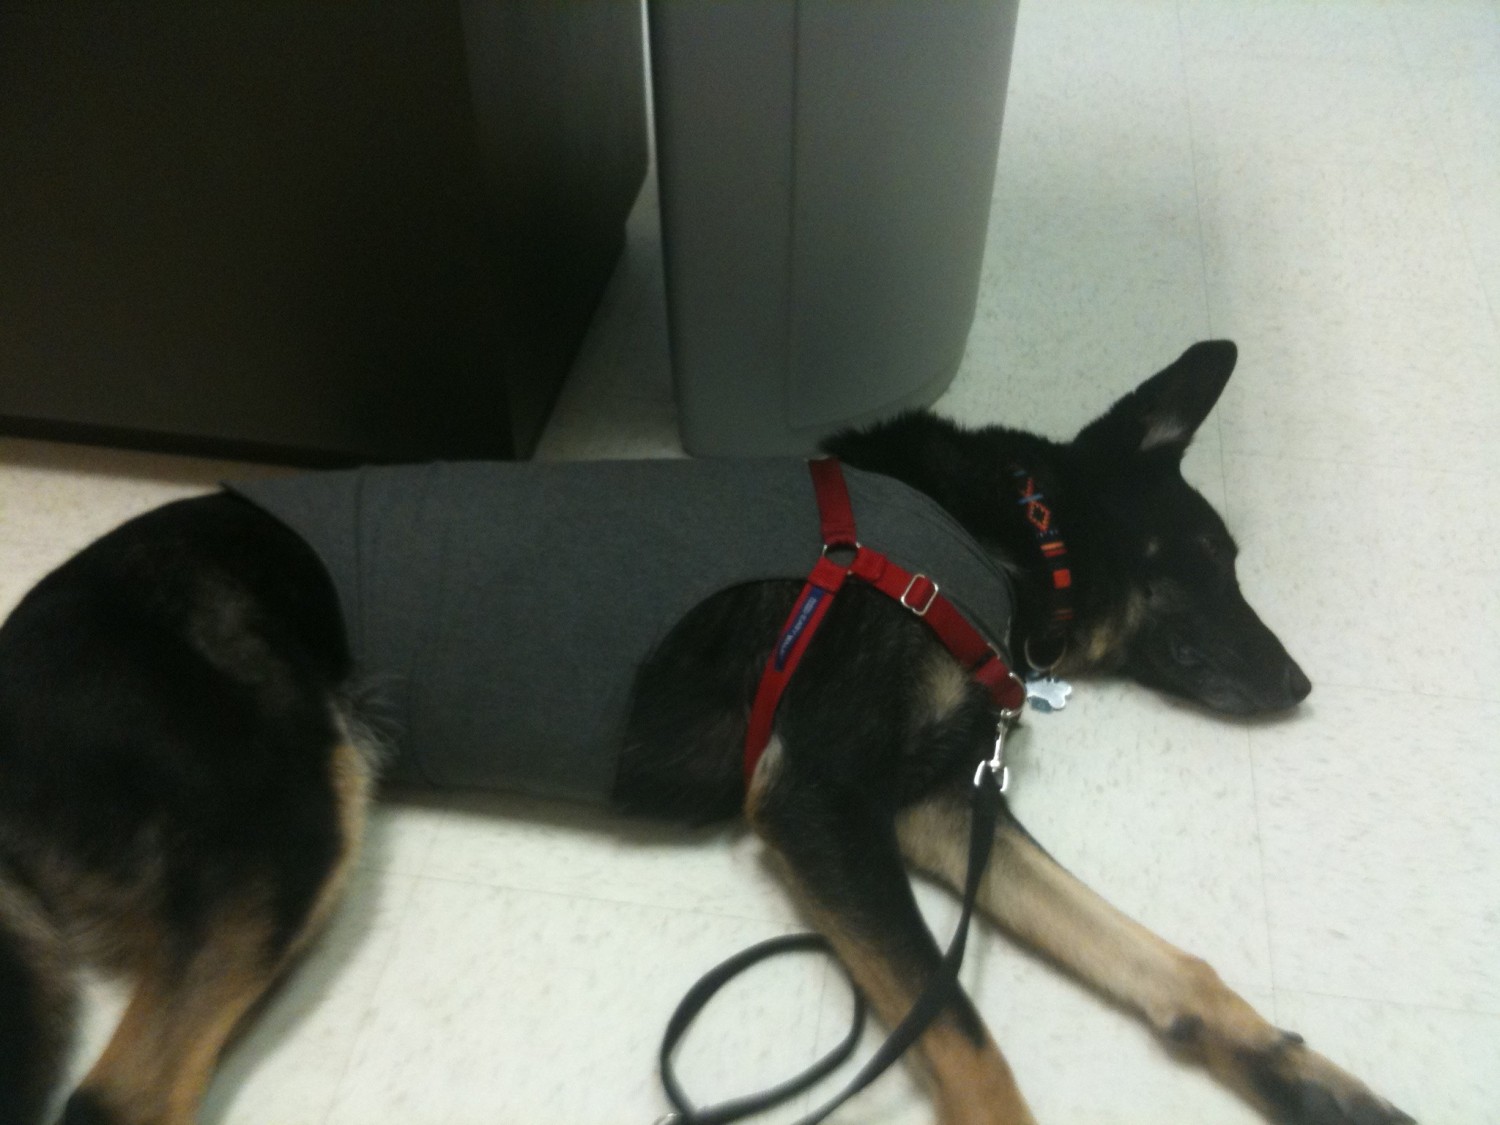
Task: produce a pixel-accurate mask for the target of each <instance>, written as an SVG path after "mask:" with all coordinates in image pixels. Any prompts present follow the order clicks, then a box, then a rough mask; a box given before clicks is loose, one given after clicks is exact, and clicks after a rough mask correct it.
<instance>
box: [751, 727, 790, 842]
mask: <svg viewBox="0 0 1500 1125" xmlns="http://www.w3.org/2000/svg"><path fill="white" fill-rule="evenodd" d="M784 752H785V748H784V747H783V745H782V742H781V736H780V735H779V734H773V735H771V740H770V741H769V742H767V743H766V749H765V753H763V754H762V755H761V756H760V761H759V762H757V763H756V764H755V773H754V774H752V775H751V777H750V785H749V788H748V789H747V791H746V793H745V819H746V820H748V821H749V822H750V823H752V824H754V823H755V819H756V815H757V813H758V812H759V810H760V803H761V801H763V800H764V799H765V796H766V793H767V792H768V791H769V790H770V788H771V786H772V785H774V784H776V778H777V775H778V774H780V773H781V761H782V754H783V753H784Z"/></svg>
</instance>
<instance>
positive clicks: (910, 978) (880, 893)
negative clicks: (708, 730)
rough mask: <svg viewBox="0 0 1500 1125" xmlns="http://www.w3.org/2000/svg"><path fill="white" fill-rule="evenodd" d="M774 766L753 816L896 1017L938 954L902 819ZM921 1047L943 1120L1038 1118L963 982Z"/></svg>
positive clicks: (975, 1123)
mask: <svg viewBox="0 0 1500 1125" xmlns="http://www.w3.org/2000/svg"><path fill="white" fill-rule="evenodd" d="M777 772H778V774H779V776H777V778H776V780H775V783H774V784H772V785H770V786H765V787H762V788H761V790H760V792H758V793H756V794H754V795H753V797H752V801H751V804H750V810H749V815H750V820H751V823H752V824H753V825H754V826H755V829H756V831H757V832H758V833H759V834H760V836H761V838H762V839H764V840H765V842H766V843H767V844H768V845H769V846H770V848H771V849H772V851H773V852H774V853H775V854H776V856H777V857H778V859H779V860H780V861H781V863H782V865H783V867H784V869H785V873H786V874H787V876H788V877H789V879H790V882H791V883H792V885H793V886H794V887H795V888H796V890H797V891H798V893H799V894H800V896H801V897H802V899H803V901H804V904H805V906H806V907H807V910H808V913H809V915H810V916H811V918H812V920H813V922H814V924H815V925H816V926H817V927H818V929H819V930H820V931H821V932H822V933H823V934H824V936H826V937H827V938H828V940H829V941H830V942H832V944H833V946H834V949H835V950H836V951H837V952H838V955H839V957H840V958H841V959H842V960H843V962H844V964H845V965H846V966H848V968H849V971H850V973H851V974H852V975H853V977H854V979H855V981H856V982H857V984H858V985H859V988H860V990H861V991H862V992H863V993H864V995H865V996H866V998H868V1000H869V1002H870V1003H871V1005H872V1006H873V1007H874V1008H875V1010H876V1012H877V1013H878V1014H879V1016H880V1018H881V1019H882V1020H883V1021H884V1022H885V1023H886V1024H888V1025H891V1026H894V1025H895V1024H896V1023H898V1022H899V1021H900V1019H901V1018H902V1017H903V1016H904V1015H905V1014H906V1013H907V1011H908V1010H909V1009H910V1008H911V1006H912V1004H913V1003H914V1002H915V1001H916V998H917V996H918V995H919V994H920V993H921V991H922V989H923V986H924V985H926V983H927V981H928V978H929V977H930V976H931V975H932V973H933V972H934V971H935V970H936V969H937V967H938V963H939V961H940V960H941V953H940V951H939V949H938V946H937V943H936V941H935V940H934V939H933V936H932V933H931V932H930V931H929V930H928V929H927V926H926V924H925V923H924V922H923V920H922V916H921V914H920V912H919V911H918V909H917V904H916V900H915V899H914V898H913V896H912V890H911V883H910V881H909V880H908V878H907V875H906V869H905V865H904V863H903V862H902V860H901V855H900V851H899V849H898V847H897V844H896V834H895V826H894V824H893V823H892V822H891V820H890V818H889V816H888V815H884V814H882V813H880V812H878V811H876V810H875V809H873V808H871V807H870V806H869V804H868V803H867V802H865V801H864V800H862V799H861V797H860V796H859V795H857V794H855V793H852V792H850V791H848V790H844V789H837V790H835V789H832V788H830V787H828V786H826V785H825V784H822V783H819V782H816V781H812V780H801V779H798V778H795V777H790V776H787V773H785V772H781V771H777ZM763 776H764V771H763ZM758 780H761V779H758ZM917 1049H918V1051H919V1052H920V1054H921V1058H922V1061H923V1063H924V1064H925V1067H926V1070H927V1072H928V1075H929V1076H930V1078H931V1079H932V1081H933V1085H934V1086H935V1091H936V1093H935V1096H936V1100H937V1104H938V1107H939V1116H940V1120H941V1121H942V1122H943V1125H1034V1119H1033V1117H1032V1116H1031V1112H1030V1111H1029V1110H1028V1109H1027V1107H1026V1102H1025V1100H1024V1099H1023V1098H1022V1097H1021V1093H1020V1091H1019V1090H1018V1089H1017V1087H1016V1083H1015V1079H1014V1077H1013V1076H1012V1075H1011V1071H1010V1067H1009V1065H1007V1063H1006V1061H1005V1058H1004V1056H1002V1055H1001V1053H1000V1050H999V1048H998V1047H996V1046H995V1043H994V1040H993V1039H992V1038H991V1037H990V1035H989V1032H988V1031H987V1030H986V1029H985V1026H984V1023H983V1021H982V1020H981V1019H980V1018H979V1015H978V1013H977V1012H976V1011H975V1009H974V1006H973V1004H971V1003H970V1002H969V1000H968V998H967V997H966V996H964V995H963V994H962V993H961V992H960V993H959V994H958V995H957V996H956V998H955V1000H954V1001H953V1003H952V1004H950V1005H949V1007H948V1008H947V1010H945V1011H944V1012H943V1013H942V1014H941V1015H940V1016H939V1017H938V1018H937V1019H936V1020H935V1021H934V1022H933V1024H932V1025H931V1027H929V1028H928V1030H927V1031H926V1032H925V1033H924V1034H923V1036H922V1037H921V1039H920V1040H919V1041H918V1044H917Z"/></svg>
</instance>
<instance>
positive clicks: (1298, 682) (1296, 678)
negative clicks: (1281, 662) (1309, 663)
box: [1282, 660, 1312, 703]
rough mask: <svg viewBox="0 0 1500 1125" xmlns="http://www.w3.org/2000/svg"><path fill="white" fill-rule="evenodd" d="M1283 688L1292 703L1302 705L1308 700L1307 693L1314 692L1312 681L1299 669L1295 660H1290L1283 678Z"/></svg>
mask: <svg viewBox="0 0 1500 1125" xmlns="http://www.w3.org/2000/svg"><path fill="white" fill-rule="evenodd" d="M1282 687H1283V688H1284V689H1285V690H1286V693H1287V695H1288V696H1289V697H1290V699H1291V702H1292V703H1301V702H1302V701H1303V700H1304V699H1306V698H1307V693H1308V692H1310V691H1312V681H1311V680H1309V679H1308V678H1307V676H1306V675H1305V674H1304V673H1303V671H1302V669H1301V668H1299V667H1297V662H1296V661H1295V660H1288V661H1287V662H1286V672H1285V674H1284V675H1283V676H1282Z"/></svg>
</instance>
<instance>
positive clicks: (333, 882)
mask: <svg viewBox="0 0 1500 1125" xmlns="http://www.w3.org/2000/svg"><path fill="white" fill-rule="evenodd" d="M332 783H333V797H334V801H335V815H336V816H337V818H338V822H339V824H338V845H337V847H336V848H334V849H333V851H332V854H330V855H327V856H325V857H324V860H323V862H322V867H321V870H320V872H318V873H317V874H315V875H314V874H310V873H309V872H307V871H305V870H302V871H297V872H296V873H295V874H292V873H291V872H290V871H289V870H283V871H281V872H277V871H274V870H273V871H267V872H265V873H264V878H263V879H262V878H249V879H242V880H240V881H239V883H238V885H237V887H236V888H235V890H234V891H232V892H229V893H225V894H222V895H220V896H218V901H219V905H218V906H217V907H216V909H215V910H214V911H213V912H212V913H211V914H210V915H209V916H208V917H207V918H206V919H204V920H203V921H202V922H201V924H199V925H196V926H195V927H194V928H193V930H192V932H191V933H187V934H184V933H181V932H172V931H165V932H163V933H161V934H159V935H157V936H158V937H159V940H157V941H155V942H152V943H151V946H150V948H148V949H146V951H145V952H144V953H143V954H142V955H140V956H138V957H137V958H136V964H135V987H134V991H133V993H132V995H131V999H130V1002H129V1004H128V1005H127V1007H126V1010H125V1014H124V1016H123V1017H122V1018H121V1021H120V1024H119V1026H118V1027H117V1028H116V1030H115V1033H114V1036H113V1037H112V1038H111V1039H110V1041H109V1044H108V1046H107V1047H106V1048H105V1050H104V1053H103V1054H102V1055H101V1056H100V1057H99V1060H98V1061H97V1062H96V1063H95V1065H94V1067H93V1068H92V1069H91V1070H90V1071H89V1073H88V1075H87V1077H85V1078H84V1080H83V1082H82V1084H81V1085H80V1086H79V1088H78V1090H77V1091H75V1092H74V1094H73V1096H72V1098H71V1099H70V1100H69V1102H68V1105H67V1108H66V1109H65V1111H64V1113H63V1118H62V1125H192V1122H194V1121H195V1120H196V1119H197V1111H198V1105H199V1103H200V1101H201V1100H202V1098H203V1094H204V1092H205V1090H206V1089H207V1087H208V1083H209V1080H210V1079H211V1078H212V1076H213V1072H214V1068H215V1066H216V1065H217V1063H218V1060H219V1056H220V1054H221V1053H222V1052H223V1050H224V1047H225V1045H226V1044H227V1043H228V1042H229V1041H230V1039H231V1037H232V1036H233V1035H234V1033H235V1030H236V1028H237V1027H238V1026H239V1025H240V1023H241V1021H242V1020H243V1018H244V1017H245V1015H246V1013H248V1012H249V1011H250V1010H251V1009H252V1008H253V1007H254V1005H255V1004H256V1003H257V1002H258V1001H259V1000H260V999H261V997H262V996H264V995H265V993H266V991H267V990H268V989H269V988H270V986H271V985H272V983H273V982H274V981H275V980H276V979H277V977H278V976H279V975H280V974H281V973H282V972H283V971H284V970H285V969H286V968H287V966H288V965H289V963H290V962H291V961H292V960H293V959H294V958H295V957H296V956H297V954H298V953H299V952H300V951H301V950H302V949H303V948H305V946H306V945H307V943H308V942H309V941H311V940H312V938H313V937H314V936H315V935H316V934H317V932H318V930H319V929H320V928H321V926H322V924H323V922H324V921H325V920H326V919H327V917H328V915H329V914H330V913H331V912H332V910H333V907H334V906H335V904H336V902H337V900H338V897H339V895H340V892H341V891H342V889H343V886H344V884H345V882H346V881H347V878H348V875H349V872H350V870H351V869H352V867H353V865H354V861H355V857H356V855H357V852H358V846H359V842H360V839H361V837H362V834H363V825H364V817H365V810H366V807H367V805H368V801H369V790H370V784H371V782H370V776H369V771H368V768H367V766H366V764H365V759H364V757H363V755H362V754H361V752H360V751H359V750H357V749H356V748H354V747H353V746H352V745H349V744H347V743H345V744H341V745H339V746H338V747H337V748H336V749H335V750H334V752H333V756H332ZM277 827H278V828H280V827H282V825H281V824H279V823H278V824H277ZM289 879H294V880H295V882H296V884H297V885H298V887H299V888H303V887H305V888H306V889H305V890H303V889H299V890H297V891H295V892H293V893H294V894H296V896H297V899H298V902H297V905H296V906H295V907H293V908H292V909H291V910H290V911H288V908H287V906H286V905H285V902H284V901H283V902H282V904H281V905H280V906H279V907H276V906H273V902H272V900H273V896H278V895H280V896H281V897H282V898H283V900H284V898H285V892H286V887H287V884H288V882H289Z"/></svg>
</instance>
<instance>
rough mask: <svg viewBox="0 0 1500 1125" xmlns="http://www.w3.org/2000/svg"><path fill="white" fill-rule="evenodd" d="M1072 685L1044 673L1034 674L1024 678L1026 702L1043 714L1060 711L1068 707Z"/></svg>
mask: <svg viewBox="0 0 1500 1125" xmlns="http://www.w3.org/2000/svg"><path fill="white" fill-rule="evenodd" d="M1072 694H1073V685H1072V684H1070V683H1068V681H1067V680H1059V679H1058V678H1057V677H1056V676H1051V675H1048V674H1047V673H1045V672H1034V673H1032V675H1030V676H1028V677H1027V678H1026V701H1027V702H1028V703H1030V704H1031V706H1032V709H1033V710H1036V711H1041V712H1043V713H1050V712H1052V711H1061V710H1062V709H1063V708H1064V707H1066V706H1067V705H1068V696H1070V695H1072Z"/></svg>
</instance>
